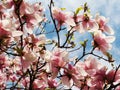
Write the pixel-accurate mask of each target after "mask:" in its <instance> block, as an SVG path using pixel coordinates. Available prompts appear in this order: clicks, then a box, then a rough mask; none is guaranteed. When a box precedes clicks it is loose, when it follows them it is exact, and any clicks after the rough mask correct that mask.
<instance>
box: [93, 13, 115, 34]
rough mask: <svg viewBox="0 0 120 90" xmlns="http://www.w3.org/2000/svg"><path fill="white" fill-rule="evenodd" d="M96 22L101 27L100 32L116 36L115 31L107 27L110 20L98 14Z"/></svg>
mask: <svg viewBox="0 0 120 90" xmlns="http://www.w3.org/2000/svg"><path fill="white" fill-rule="evenodd" d="M95 20H96V22H97V23H98V25H99V30H101V31H102V32H107V33H109V34H114V31H113V29H112V28H111V27H110V26H108V25H107V23H108V21H109V20H108V18H105V17H104V16H100V15H99V14H97V15H96V17H95Z"/></svg>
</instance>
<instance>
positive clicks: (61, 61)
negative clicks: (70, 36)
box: [50, 48, 68, 78]
mask: <svg viewBox="0 0 120 90" xmlns="http://www.w3.org/2000/svg"><path fill="white" fill-rule="evenodd" d="M67 63H68V53H67V52H66V51H64V50H61V49H60V48H55V50H54V51H53V54H52V57H51V62H50V64H51V69H52V77H53V78H55V77H56V76H57V74H58V72H59V70H60V69H61V68H63V67H64V66H65V65H66V64H67Z"/></svg>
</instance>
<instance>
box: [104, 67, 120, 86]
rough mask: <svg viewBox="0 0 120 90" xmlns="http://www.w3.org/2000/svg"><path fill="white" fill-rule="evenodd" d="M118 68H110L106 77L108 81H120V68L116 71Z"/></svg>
mask: <svg viewBox="0 0 120 90" xmlns="http://www.w3.org/2000/svg"><path fill="white" fill-rule="evenodd" d="M115 72H116V70H110V71H109V72H108V73H107V74H106V78H107V81H108V83H110V84H111V83H113V84H114V85H116V84H118V83H120V69H118V71H117V72H116V74H115Z"/></svg>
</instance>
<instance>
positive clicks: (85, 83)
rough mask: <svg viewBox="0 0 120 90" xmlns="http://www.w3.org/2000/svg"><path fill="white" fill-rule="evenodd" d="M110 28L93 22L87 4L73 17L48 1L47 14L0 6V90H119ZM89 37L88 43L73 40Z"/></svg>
mask: <svg viewBox="0 0 120 90" xmlns="http://www.w3.org/2000/svg"><path fill="white" fill-rule="evenodd" d="M107 23H108V19H107V18H105V17H104V16H101V15H99V14H96V15H95V16H92V15H91V13H90V9H89V7H88V5H87V3H85V4H84V5H81V6H80V7H78V8H77V9H76V10H75V11H74V12H73V11H71V12H70V11H67V10H66V9H65V8H58V7H56V6H55V3H54V1H53V0H50V1H49V5H48V9H47V12H46V11H45V7H43V4H42V3H41V2H39V3H32V4H30V3H28V2H27V1H25V0H1V1H0V89H1V90H65V89H67V90H72V89H73V90H113V89H114V90H120V68H119V67H120V66H115V65H114V61H115V60H114V59H113V57H112V55H111V54H110V53H109V52H110V51H109V50H110V49H111V47H112V45H111V43H112V42H113V41H114V40H115V37H114V36H113V34H114V31H113V29H112V28H111V27H110V26H109V25H108V24H107ZM76 34H78V35H76ZM85 34H87V35H88V37H89V38H86V39H85V40H82V39H81V40H79V41H76V40H75V39H76V38H78V37H79V36H80V37H82V35H85ZM55 37H56V38H55ZM63 37H64V39H63ZM62 39H63V40H62ZM77 51H78V53H77ZM101 61H103V63H104V62H108V63H109V64H110V65H111V66H112V67H113V68H111V69H110V68H109V67H108V65H106V66H105V64H103V63H101Z"/></svg>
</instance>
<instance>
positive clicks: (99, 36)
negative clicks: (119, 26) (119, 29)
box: [93, 31, 115, 53]
mask: <svg viewBox="0 0 120 90" xmlns="http://www.w3.org/2000/svg"><path fill="white" fill-rule="evenodd" d="M93 39H94V41H93V46H94V47H96V48H97V49H99V50H100V51H102V52H103V53H105V52H107V51H108V50H110V49H111V48H112V45H111V43H112V42H113V41H114V40H115V37H114V36H105V35H104V34H103V33H102V32H101V31H96V32H95V33H94V35H93Z"/></svg>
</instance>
